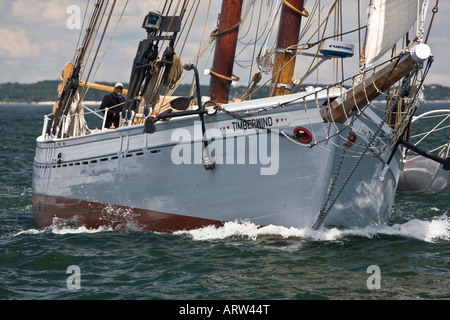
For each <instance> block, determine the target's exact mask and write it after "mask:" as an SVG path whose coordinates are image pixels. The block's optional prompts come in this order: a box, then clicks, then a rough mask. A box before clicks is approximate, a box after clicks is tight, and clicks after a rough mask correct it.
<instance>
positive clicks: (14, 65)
mask: <svg viewBox="0 0 450 320" xmlns="http://www.w3.org/2000/svg"><path fill="white" fill-rule="evenodd" d="M256 1H259V0H256ZM261 1H263V0H261ZM264 1H265V2H267V1H266V0H264ZM365 1H367V0H363V2H365ZM410 1H415V0H410ZM94 2H95V1H94V0H91V1H90V4H91V5H92V3H94ZM111 2H112V1H111ZM322 2H326V0H322ZM357 2H358V0H344V1H343V3H344V9H343V11H344V16H345V14H347V15H348V16H350V17H354V16H355V9H354V8H355V6H354V5H355V4H357ZM435 2H436V0H430V7H433V6H434V4H435ZM87 3H88V0H1V2H0V35H1V41H0V83H6V82H19V83H34V82H37V81H41V80H55V79H58V77H59V76H60V74H61V70H62V67H63V66H64V64H65V63H67V62H69V61H70V60H71V59H72V57H73V55H74V52H75V49H76V44H77V41H78V38H79V34H80V30H79V29H77V26H76V22H77V20H76V17H77V12H76V11H74V10H73V8H74V7H73V6H75V8H77V7H78V8H80V9H81V16H79V17H81V18H82V17H83V14H84V11H85V8H86V5H87ZM125 3H126V1H125V0H117V4H116V11H115V13H114V15H113V16H112V19H111V23H110V25H111V28H110V29H109V31H108V32H107V33H106V35H105V38H104V41H103V46H102V47H101V48H100V51H99V53H100V54H99V57H98V59H97V62H99V61H101V64H100V66H99V67H97V64H96V65H95V67H94V68H93V71H92V74H91V76H90V80H92V81H94V82H95V81H109V82H116V81H120V82H124V83H127V82H129V76H130V70H131V66H132V62H133V58H134V56H135V53H136V49H137V46H138V44H139V41H141V40H142V39H144V38H145V37H146V33H145V31H144V30H143V29H142V28H141V25H142V21H143V18H144V17H145V15H146V14H147V13H148V12H149V11H152V10H158V9H159V10H161V1H159V0H130V1H129V3H128V5H127V8H126V11H125V12H124V15H123V17H122V19H121V20H120V24H119V27H118V28H117V31H116V32H115V33H114V29H115V27H116V25H117V23H118V21H119V17H120V14H121V12H122V9H123V7H124V5H125ZM313 3H314V1H313V0H308V1H307V2H306V6H305V7H306V8H310V6H312V4H313ZM347 4H348V5H350V4H352V5H353V6H348V7H347ZM308 5H309V7H308ZM218 6H219V1H218V0H215V1H214V0H213V1H211V4H210V2H209V1H207V0H202V1H201V4H200V6H199V8H198V12H199V13H198V16H199V18H198V19H197V20H196V23H195V25H193V26H192V30H191V32H192V34H193V35H194V38H196V39H194V40H192V41H188V42H186V45H185V47H184V49H183V55H182V61H183V63H186V62H189V61H190V60H192V58H193V56H194V55H195V53H197V52H198V50H199V44H198V43H200V42H202V43H204V42H205V39H206V38H207V35H208V34H209V33H210V32H211V30H212V29H213V26H214V24H215V21H216V18H217V15H216V14H212V15H211V16H212V18H209V19H208V20H207V21H206V22H205V18H204V17H205V16H206V13H207V12H208V11H210V12H213V11H214V10H218ZM430 9H431V8H430ZM258 10H259V9H258ZM310 10H311V8H310ZM362 10H364V12H365V9H362ZM257 16H258V15H255V17H257ZM430 17H431V10H429V14H428V17H427V24H426V26H428V22H429V19H430ZM449 17H450V1H440V3H439V11H438V13H437V15H436V17H435V21H434V23H433V29H432V37H431V38H430V41H429V42H428V44H429V45H430V47H431V50H432V54H433V55H434V57H435V61H434V63H433V65H432V67H431V70H430V73H429V75H428V77H427V79H426V82H425V84H440V85H444V86H450V59H448V53H449V52H450V26H449V23H448V21H449ZM362 19H363V20H364V21H365V15H364V14H363V15H362ZM347 20H348V19H344V23H347ZM248 23H249V25H248V26H247V27H245V26H243V27H242V28H249V29H251V28H255V26H256V24H257V19H256V18H255V19H253V20H252V21H250V22H248ZM205 25H206V26H207V28H206V30H207V31H204V29H203V27H204V26H205ZM74 27H75V28H74ZM113 33H114V37H112V34H113ZM202 39H203V40H202ZM201 40H202V41H201ZM350 40H353V39H350ZM244 42H245V40H244ZM258 50H259V47H256V51H258ZM250 52H252V50H250ZM206 56H207V57H208V58H205V60H204V64H203V65H201V66H200V67H201V68H206V69H208V68H210V67H211V63H212V61H211V60H212V58H211V54H210V51H206ZM250 56H251V54H250V55H247V56H246V55H245V54H242V55H241V60H242V64H245V63H246V62H245V61H246V60H247V59H249V57H250ZM297 65H298V67H299V68H300V67H301V62H300V63H299V62H298V63H297ZM329 68H331V63H329V66H327V63H325V64H324V65H323V66H322V67H321V69H322V70H324V71H325V72H324V73H329V72H330V71H329ZM355 68H356V67H355ZM199 69H200V68H199ZM200 72H201V73H202V70H200ZM240 72H241V71H240V70H237V71H236V73H237V74H238V75H239V76H241V73H240ZM242 74H243V73H242ZM348 76H350V75H348ZM204 78H205V77H202V79H204ZM248 78H249V76H248V75H245V76H244V75H243V76H241V79H242V80H243V81H242V83H240V84H243V85H244V84H246V83H247V79H248ZM203 81H204V80H202V82H203Z"/></svg>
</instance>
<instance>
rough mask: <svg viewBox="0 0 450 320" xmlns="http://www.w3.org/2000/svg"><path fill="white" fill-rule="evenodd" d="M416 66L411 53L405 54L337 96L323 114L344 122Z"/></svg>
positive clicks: (329, 118) (329, 119)
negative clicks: (352, 113)
mask: <svg viewBox="0 0 450 320" xmlns="http://www.w3.org/2000/svg"><path fill="white" fill-rule="evenodd" d="M415 67H416V62H414V60H413V59H412V57H411V55H410V54H407V55H404V56H403V57H401V58H400V60H393V61H391V62H390V63H389V64H387V65H386V66H385V67H383V68H382V69H380V70H379V71H377V72H375V73H374V74H372V76H370V77H368V78H366V79H365V80H364V81H362V82H360V83H358V84H357V85H355V86H354V87H353V88H351V89H350V90H348V91H347V92H346V93H344V94H343V95H342V96H340V97H338V98H336V99H335V100H333V101H332V102H331V104H330V105H329V106H327V107H325V108H323V109H322V110H321V112H320V113H321V116H322V118H323V119H324V120H325V122H328V121H334V122H340V123H342V122H344V121H346V120H347V119H348V118H349V117H350V116H351V112H352V111H356V110H358V108H362V107H364V106H365V105H367V104H368V103H370V102H371V101H372V100H374V99H375V98H376V97H378V96H379V95H380V94H381V93H382V92H384V91H386V90H388V89H389V88H390V87H392V86H393V85H394V84H395V83H396V82H397V81H399V80H401V79H402V78H403V77H404V76H406V75H407V74H409V73H410V72H411V71H412V70H414V68H415Z"/></svg>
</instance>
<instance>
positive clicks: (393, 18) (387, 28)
mask: <svg viewBox="0 0 450 320" xmlns="http://www.w3.org/2000/svg"><path fill="white" fill-rule="evenodd" d="M422 2H423V0H372V4H371V5H370V7H369V21H368V24H367V43H366V50H365V65H366V66H367V67H368V66H370V65H372V64H373V63H374V62H375V61H377V60H378V59H379V58H380V57H381V56H382V55H384V54H385V53H386V52H387V51H388V50H390V49H391V48H392V47H393V46H394V45H395V43H397V41H398V40H400V39H401V38H402V37H403V36H404V35H405V34H406V32H408V30H409V29H410V28H411V27H412V26H413V25H414V23H415V22H416V21H417V13H418V5H420V8H421V7H422Z"/></svg>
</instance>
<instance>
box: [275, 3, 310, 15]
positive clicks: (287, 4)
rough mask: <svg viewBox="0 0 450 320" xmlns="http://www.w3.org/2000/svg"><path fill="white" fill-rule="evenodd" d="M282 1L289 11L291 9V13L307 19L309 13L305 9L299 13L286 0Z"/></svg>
mask: <svg viewBox="0 0 450 320" xmlns="http://www.w3.org/2000/svg"><path fill="white" fill-rule="evenodd" d="M282 1H283V3H284V4H285V5H286V6H287V7H288V8H289V9H291V10H292V11H294V12H296V13H298V14H299V15H301V16H303V17H305V18H308V17H309V12H308V10H306V9H305V8H303V11H301V10H298V9H297V8H296V7H294V6H293V5H292V4H290V3H289V2H288V0H282Z"/></svg>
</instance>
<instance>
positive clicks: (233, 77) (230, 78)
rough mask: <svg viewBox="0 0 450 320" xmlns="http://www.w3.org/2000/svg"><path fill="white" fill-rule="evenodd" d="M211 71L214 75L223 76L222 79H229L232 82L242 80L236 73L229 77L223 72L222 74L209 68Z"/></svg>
mask: <svg viewBox="0 0 450 320" xmlns="http://www.w3.org/2000/svg"><path fill="white" fill-rule="evenodd" d="M209 72H210V73H211V74H212V75H213V76H216V77H218V78H221V79H224V80H228V81H231V82H233V81H234V82H238V81H239V80H241V79H240V78H239V77H238V76H237V75H235V74H233V75H232V76H231V77H227V76H224V75H223V74H220V73H217V72H215V71H214V70H213V69H212V68H211V69H209Z"/></svg>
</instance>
